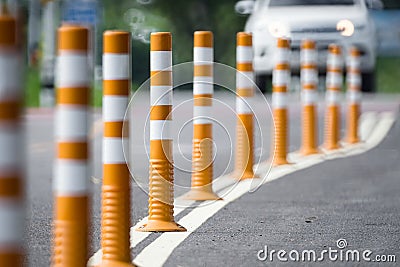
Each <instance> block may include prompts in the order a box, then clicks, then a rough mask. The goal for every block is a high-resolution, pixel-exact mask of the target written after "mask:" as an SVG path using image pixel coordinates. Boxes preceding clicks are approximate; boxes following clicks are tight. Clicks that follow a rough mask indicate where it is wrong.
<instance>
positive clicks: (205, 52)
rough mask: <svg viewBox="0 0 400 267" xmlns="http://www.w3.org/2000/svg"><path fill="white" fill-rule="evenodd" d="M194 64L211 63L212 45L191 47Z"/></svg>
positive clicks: (212, 57)
mask: <svg viewBox="0 0 400 267" xmlns="http://www.w3.org/2000/svg"><path fill="white" fill-rule="evenodd" d="M193 61H194V64H198V63H201V62H203V63H207V64H209V63H212V62H213V61H214V51H213V48H212V47H194V48H193Z"/></svg>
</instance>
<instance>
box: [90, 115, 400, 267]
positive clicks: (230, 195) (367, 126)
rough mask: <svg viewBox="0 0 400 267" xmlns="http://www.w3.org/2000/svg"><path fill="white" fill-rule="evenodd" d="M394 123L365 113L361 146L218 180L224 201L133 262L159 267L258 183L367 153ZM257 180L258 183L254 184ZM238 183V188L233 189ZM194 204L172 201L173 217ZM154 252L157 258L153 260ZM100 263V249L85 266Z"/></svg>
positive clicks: (134, 237)
mask: <svg viewBox="0 0 400 267" xmlns="http://www.w3.org/2000/svg"><path fill="white" fill-rule="evenodd" d="M394 121H395V116H394V114H392V113H383V114H381V115H380V116H378V115H377V114H376V113H375V112H368V113H365V114H363V115H362V117H361V119H360V137H361V139H362V140H365V142H364V143H359V144H355V145H348V146H345V147H344V148H342V149H339V150H337V151H336V152H333V153H331V154H329V155H326V154H317V155H311V156H307V157H299V156H298V155H296V154H295V153H291V154H290V155H289V157H290V158H291V159H292V160H293V159H294V160H296V162H295V164H291V165H283V166H279V167H274V168H272V169H270V164H269V163H268V162H267V163H262V164H259V165H258V166H255V169H256V170H257V174H258V175H260V177H262V176H264V177H265V176H266V175H268V176H267V179H264V180H259V179H253V180H245V181H242V182H240V183H237V181H236V180H234V179H232V178H231V177H230V176H229V175H226V176H222V177H219V178H217V179H215V181H214V182H213V188H214V190H215V191H220V190H221V189H223V188H224V189H223V190H222V191H221V192H219V195H221V196H223V198H224V200H222V201H214V202H202V203H201V206H198V207H196V208H195V209H193V210H192V211H191V212H190V213H188V214H187V215H186V216H184V217H183V218H182V219H181V220H179V222H178V223H179V224H181V225H184V226H185V227H186V228H187V230H188V231H187V232H176V233H164V234H162V235H161V236H160V237H158V238H157V239H156V240H154V241H153V242H152V243H151V244H150V245H148V246H147V247H146V248H145V249H143V250H142V251H141V252H140V253H139V254H138V255H137V257H136V258H135V259H134V263H135V264H137V265H140V266H162V265H163V264H164V263H165V261H166V260H167V259H168V257H169V256H170V255H171V253H172V252H173V250H174V249H175V248H176V247H177V246H179V244H180V243H181V242H182V241H184V240H185V239H186V237H188V236H189V235H190V234H191V233H192V232H194V231H195V230H196V229H197V228H198V227H199V226H200V225H202V224H203V223H204V222H205V221H206V220H208V219H209V218H210V217H212V216H213V215H214V214H216V213H217V212H218V211H219V210H220V209H222V208H223V207H224V206H226V205H227V204H229V203H230V202H232V201H234V200H236V199H237V198H239V197H241V196H242V195H244V194H245V193H247V192H249V191H254V189H255V188H256V187H258V186H259V182H261V183H262V184H265V183H267V182H271V181H273V180H276V179H278V178H281V177H283V176H285V175H287V174H289V173H293V172H295V171H297V170H301V169H305V168H308V167H311V166H314V165H316V164H318V163H321V162H323V161H326V160H329V159H334V158H342V157H347V156H352V155H357V154H361V153H364V152H366V151H367V150H369V149H371V148H373V147H375V146H376V145H378V144H379V143H380V142H381V141H382V140H383V139H384V137H385V136H386V134H387V133H388V132H389V130H390V128H391V126H392V125H393V123H394ZM255 181H257V182H255ZM235 183H237V185H234V186H232V185H233V184H235ZM193 203H194V202H193V201H187V200H186V201H184V200H182V199H181V198H180V197H179V198H177V199H176V200H175V208H174V215H175V216H176V215H178V214H179V213H181V212H182V211H184V210H185V209H186V207H189V206H190V205H191V204H193ZM146 222H147V217H145V218H143V219H142V220H140V221H139V222H138V223H136V225H135V226H133V227H132V228H131V248H134V247H136V246H137V245H138V244H139V243H140V242H142V241H143V240H145V239H146V238H147V237H148V236H149V235H150V234H151V233H150V232H138V231H136V230H135V229H136V228H137V227H139V226H140V225H142V224H144V223H146ZM155 253H156V254H157V257H154V255H155ZM100 262H101V250H99V251H97V252H96V253H95V254H94V255H93V256H92V257H91V258H90V259H89V261H88V266H96V265H98V264H100Z"/></svg>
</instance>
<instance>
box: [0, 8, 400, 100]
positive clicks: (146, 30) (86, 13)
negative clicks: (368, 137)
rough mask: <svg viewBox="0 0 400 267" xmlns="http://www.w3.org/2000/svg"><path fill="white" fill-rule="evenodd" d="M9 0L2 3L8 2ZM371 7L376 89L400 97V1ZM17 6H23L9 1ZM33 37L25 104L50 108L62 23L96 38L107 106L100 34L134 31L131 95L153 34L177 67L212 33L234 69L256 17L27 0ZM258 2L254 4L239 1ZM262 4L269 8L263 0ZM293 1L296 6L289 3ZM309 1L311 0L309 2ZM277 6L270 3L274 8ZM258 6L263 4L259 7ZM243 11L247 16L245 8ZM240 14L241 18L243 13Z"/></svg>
mask: <svg viewBox="0 0 400 267" xmlns="http://www.w3.org/2000/svg"><path fill="white" fill-rule="evenodd" d="M3 1H4V0H3ZM356 1H366V6H368V12H369V16H370V18H371V19H372V21H373V23H374V25H375V26H374V27H375V30H376V43H377V46H376V58H377V61H376V64H375V78H376V84H377V86H376V91H377V92H385V93H394V92H400V86H399V83H398V77H400V1H399V0H383V1H375V0H356ZM8 2H9V3H10V6H12V3H16V2H18V1H16V0H14V1H10V0H8ZM19 2H20V4H21V6H22V7H23V9H22V11H21V12H22V14H21V15H22V17H23V18H26V19H25V22H24V23H26V30H27V38H28V47H27V60H28V61H29V68H28V70H27V76H28V82H27V85H26V105H27V106H29V107H35V106H41V105H42V106H46V105H51V104H52V103H51V102H52V100H51V97H52V94H53V93H52V90H53V89H52V88H53V86H54V64H55V36H56V29H57V27H58V26H59V25H60V24H61V23H62V22H77V23H83V24H86V25H87V26H88V27H90V28H91V29H92V40H93V45H92V47H93V50H92V56H93V62H94V63H93V75H94V93H93V105H94V106H100V105H101V51H102V32H103V31H104V30H107V29H122V30H127V31H130V32H131V33H132V40H133V42H132V52H133V62H132V63H133V64H132V66H133V87H132V88H133V90H135V89H136V88H137V87H138V86H139V85H140V84H141V83H143V82H144V81H145V80H147V78H148V77H149V36H150V33H151V32H152V31H170V32H172V34H173V54H174V64H178V63H182V62H187V61H191V60H192V47H193V32H194V31H196V30H211V31H213V32H214V45H215V61H217V62H220V63H224V64H228V65H230V66H234V65H235V45H236V43H235V38H236V32H238V31H243V30H244V29H245V25H246V21H247V20H248V18H249V15H251V12H247V13H249V14H244V13H246V12H240V10H239V12H238V9H237V8H236V11H235V5H237V1H235V0H218V1H213V0H175V1H172V0H119V1H115V0H24V1H21V0H20V1H19ZM241 2H252V1H241ZM256 2H263V1H262V0H258V1H256ZM289 2H290V1H289ZM306 2H307V1H306ZM271 3H272V2H271ZM256 5H257V4H256ZM242 11H243V10H242ZM238 13H242V14H238Z"/></svg>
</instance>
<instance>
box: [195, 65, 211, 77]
mask: <svg viewBox="0 0 400 267" xmlns="http://www.w3.org/2000/svg"><path fill="white" fill-rule="evenodd" d="M193 71H194V76H212V75H213V66H212V65H194V70H193Z"/></svg>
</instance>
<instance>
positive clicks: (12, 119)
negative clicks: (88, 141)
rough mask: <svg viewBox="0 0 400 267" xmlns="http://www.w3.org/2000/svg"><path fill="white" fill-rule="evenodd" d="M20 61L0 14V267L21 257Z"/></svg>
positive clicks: (9, 21) (11, 22)
mask: <svg viewBox="0 0 400 267" xmlns="http://www.w3.org/2000/svg"><path fill="white" fill-rule="evenodd" d="M21 62H22V51H21V50H20V47H18V38H17V25H16V20H15V18H13V17H11V16H10V15H8V14H7V13H3V14H1V15H0V147H1V150H0V153H1V155H0V266H23V263H24V255H25V250H24V239H25V235H24V231H25V206H24V204H25V203H24V194H25V189H24V187H25V186H24V185H25V181H24V179H23V178H24V170H23V168H24V165H23V151H22V147H23V143H24V142H23V140H22V137H23V135H22V129H21V108H22V105H23V101H22V96H23V92H22V84H21V78H22V76H21V75H22V73H23V70H22V64H21Z"/></svg>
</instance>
